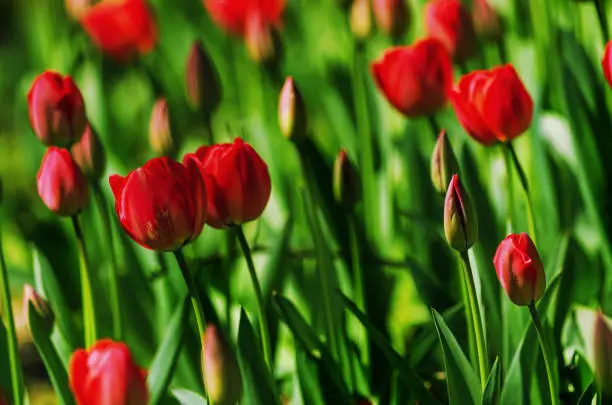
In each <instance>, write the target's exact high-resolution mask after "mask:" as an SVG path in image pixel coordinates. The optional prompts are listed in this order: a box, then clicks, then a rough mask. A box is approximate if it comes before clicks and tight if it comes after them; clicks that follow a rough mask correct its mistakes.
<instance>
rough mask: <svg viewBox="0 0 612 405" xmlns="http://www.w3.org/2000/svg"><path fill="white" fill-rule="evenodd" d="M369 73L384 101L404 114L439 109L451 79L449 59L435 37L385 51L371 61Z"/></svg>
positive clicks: (413, 115) (421, 113)
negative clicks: (384, 98)
mask: <svg viewBox="0 0 612 405" xmlns="http://www.w3.org/2000/svg"><path fill="white" fill-rule="evenodd" d="M372 74H373V76H374V80H375V81H376V84H377V85H378V88H379V89H380V90H381V91H382V92H383V94H384V96H385V97H386V98H387V100H389V102H390V103H391V104H392V105H393V106H394V107H395V108H397V109H398V110H399V111H401V112H402V113H403V114H404V115H406V116H408V117H418V116H422V115H430V114H433V113H435V112H436V111H437V110H439V109H440V108H442V107H443V106H444V104H446V100H447V93H448V91H449V90H450V88H451V86H452V82H453V69H452V64H451V61H450V58H449V56H448V54H447V52H446V51H445V50H444V47H443V46H442V44H441V43H440V42H438V41H436V40H435V39H423V40H420V41H418V42H416V43H415V44H414V45H411V46H403V47H394V48H391V49H389V50H387V51H386V52H385V53H384V54H383V56H382V58H381V59H379V60H378V61H376V62H374V63H373V64H372Z"/></svg>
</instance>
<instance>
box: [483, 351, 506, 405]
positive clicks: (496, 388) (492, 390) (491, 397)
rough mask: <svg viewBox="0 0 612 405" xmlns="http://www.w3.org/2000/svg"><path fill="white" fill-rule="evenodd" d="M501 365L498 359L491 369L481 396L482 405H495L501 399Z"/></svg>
mask: <svg viewBox="0 0 612 405" xmlns="http://www.w3.org/2000/svg"><path fill="white" fill-rule="evenodd" d="M502 374H503V370H502V363H501V361H499V357H497V358H496V359H495V364H493V369H492V370H491V374H490V375H489V379H488V380H487V385H486V387H485V390H484V393H483V395H482V405H497V404H499V401H500V399H501V382H502Z"/></svg>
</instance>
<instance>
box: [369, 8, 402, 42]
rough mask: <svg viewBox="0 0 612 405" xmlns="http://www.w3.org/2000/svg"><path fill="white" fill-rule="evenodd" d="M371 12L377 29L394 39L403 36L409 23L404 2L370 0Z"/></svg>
mask: <svg viewBox="0 0 612 405" xmlns="http://www.w3.org/2000/svg"><path fill="white" fill-rule="evenodd" d="M372 11H373V12H374V18H375V20H376V25H378V28H379V29H381V30H382V31H383V32H385V33H387V34H388V35H391V36H392V37H394V38H399V37H401V36H402V35H404V33H405V32H406V28H408V22H409V21H410V9H409V8H408V6H407V5H406V1H405V0H372Z"/></svg>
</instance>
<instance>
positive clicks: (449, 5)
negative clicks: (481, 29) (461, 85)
mask: <svg viewBox="0 0 612 405" xmlns="http://www.w3.org/2000/svg"><path fill="white" fill-rule="evenodd" d="M425 28H426V29H427V34H428V36H430V37H431V38H435V39H437V40H438V41H440V42H442V44H444V46H445V47H446V50H447V51H448V52H449V54H450V55H451V56H452V58H453V60H456V61H458V62H463V61H465V60H466V59H468V58H470V57H471V56H473V55H474V54H475V53H476V32H475V30H474V24H473V22H472V16H471V15H470V13H469V12H468V10H467V9H466V8H465V6H464V5H463V3H462V2H461V1H460V0H430V1H429V2H428V3H427V5H426V6H425Z"/></svg>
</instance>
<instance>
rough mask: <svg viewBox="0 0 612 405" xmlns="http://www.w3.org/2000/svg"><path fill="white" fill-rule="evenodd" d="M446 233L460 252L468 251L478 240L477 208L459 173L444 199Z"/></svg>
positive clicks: (447, 237)
mask: <svg viewBox="0 0 612 405" xmlns="http://www.w3.org/2000/svg"><path fill="white" fill-rule="evenodd" d="M444 234H445V235H446V240H447V241H448V243H449V245H451V247H452V248H453V249H455V250H457V251H459V252H467V251H468V249H469V248H471V247H472V246H473V245H474V243H476V241H477V240H478V220H477V218H476V210H475V209H474V205H473V203H472V199H471V198H470V195H469V194H468V192H467V190H466V189H465V188H464V187H463V184H462V183H461V180H459V176H458V175H457V174H455V175H453V177H452V178H451V181H450V183H449V185H448V191H447V192H446V199H445V201H444Z"/></svg>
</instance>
